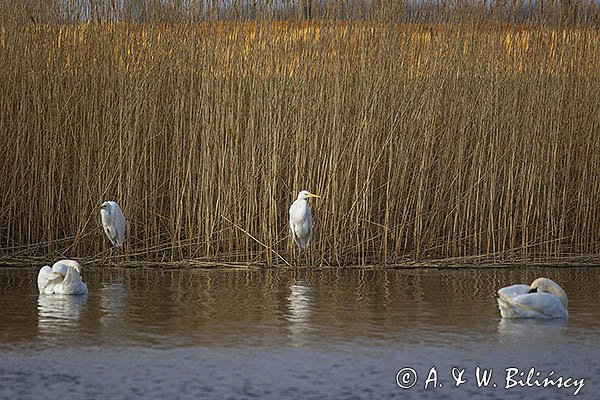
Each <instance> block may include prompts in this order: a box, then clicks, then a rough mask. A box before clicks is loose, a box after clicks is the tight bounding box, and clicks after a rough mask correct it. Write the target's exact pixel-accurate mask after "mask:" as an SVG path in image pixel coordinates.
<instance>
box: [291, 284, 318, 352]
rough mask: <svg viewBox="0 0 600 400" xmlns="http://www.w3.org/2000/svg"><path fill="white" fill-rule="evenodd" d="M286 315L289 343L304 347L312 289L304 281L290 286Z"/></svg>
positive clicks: (308, 323) (308, 325)
mask: <svg viewBox="0 0 600 400" xmlns="http://www.w3.org/2000/svg"><path fill="white" fill-rule="evenodd" d="M287 299H288V302H289V304H288V311H289V313H288V315H287V320H288V322H289V330H290V334H291V343H292V345H294V346H301V345H304V344H305V342H306V335H307V333H308V331H309V330H310V321H309V317H310V309H311V305H312V304H311V303H312V289H311V287H310V286H308V284H307V283H306V282H305V281H296V282H294V283H293V284H292V285H291V286H290V295H289V296H288V298H287Z"/></svg>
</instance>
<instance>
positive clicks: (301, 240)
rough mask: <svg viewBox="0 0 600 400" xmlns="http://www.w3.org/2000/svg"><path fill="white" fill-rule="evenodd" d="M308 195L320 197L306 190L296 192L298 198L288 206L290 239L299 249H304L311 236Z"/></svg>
mask: <svg viewBox="0 0 600 400" xmlns="http://www.w3.org/2000/svg"><path fill="white" fill-rule="evenodd" d="M309 197H315V198H320V196H317V195H316V194H312V193H310V192H308V191H306V190H303V191H301V192H300V193H298V198H297V199H296V201H294V202H293V203H292V205H291V206H290V231H291V233H292V239H294V243H296V244H297V245H298V246H299V247H300V249H301V250H305V249H306V247H308V244H309V243H310V238H311V236H312V216H311V213H310V207H309V206H308V201H307V199H308V198H309Z"/></svg>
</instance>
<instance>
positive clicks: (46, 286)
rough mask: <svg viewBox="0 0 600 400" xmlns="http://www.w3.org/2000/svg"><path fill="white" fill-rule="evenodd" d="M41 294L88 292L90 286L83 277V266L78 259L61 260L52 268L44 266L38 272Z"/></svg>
mask: <svg viewBox="0 0 600 400" xmlns="http://www.w3.org/2000/svg"><path fill="white" fill-rule="evenodd" d="M37 283H38V290H39V291H40V293H41V294H75V295H76V294H87V292H88V288H87V285H86V284H85V282H83V280H82V279H81V266H80V265H79V263H78V262H77V261H73V260H60V261H58V262H56V263H54V265H53V266H52V268H50V267H49V266H48V265H45V266H43V267H42V268H41V269H40V272H39V274H38V280H37Z"/></svg>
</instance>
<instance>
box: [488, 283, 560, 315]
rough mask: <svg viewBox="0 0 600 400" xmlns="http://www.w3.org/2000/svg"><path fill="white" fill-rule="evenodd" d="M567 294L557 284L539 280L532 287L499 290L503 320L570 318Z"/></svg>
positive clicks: (512, 287)
mask: <svg viewBox="0 0 600 400" xmlns="http://www.w3.org/2000/svg"><path fill="white" fill-rule="evenodd" d="M567 305H568V299H567V294H566V293H565V291H564V290H563V288H561V287H560V286H559V285H558V284H557V283H556V282H554V281H553V280H551V279H548V278H537V279H536V280H534V281H533V282H532V283H531V285H512V286H507V287H503V288H502V289H500V290H498V306H499V307H500V314H501V315H502V318H568V317H569V311H568V310H567Z"/></svg>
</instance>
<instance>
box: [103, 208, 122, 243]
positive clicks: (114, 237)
mask: <svg viewBox="0 0 600 400" xmlns="http://www.w3.org/2000/svg"><path fill="white" fill-rule="evenodd" d="M100 217H101V218H102V228H103V229H104V233H106V236H107V237H108V239H109V240H110V242H111V243H112V245H113V246H115V247H121V246H123V242H124V241H125V216H124V215H123V211H122V210H121V207H120V206H119V204H117V203H116V202H114V201H105V202H104V203H102V206H101V207H100Z"/></svg>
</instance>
